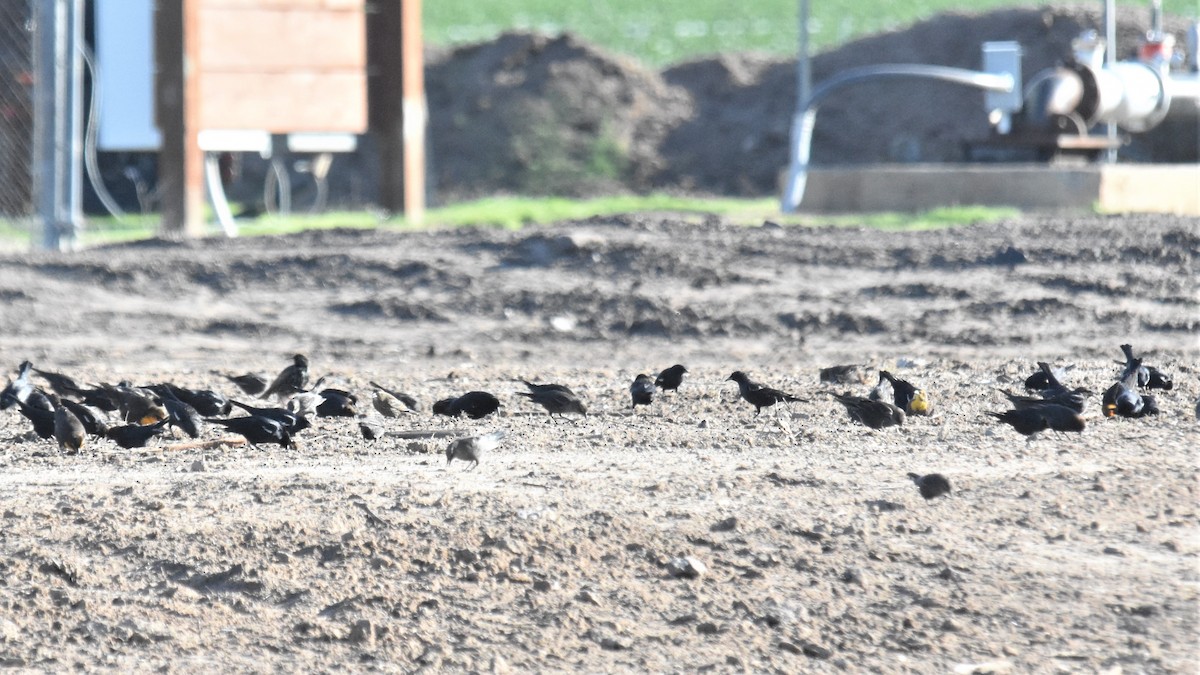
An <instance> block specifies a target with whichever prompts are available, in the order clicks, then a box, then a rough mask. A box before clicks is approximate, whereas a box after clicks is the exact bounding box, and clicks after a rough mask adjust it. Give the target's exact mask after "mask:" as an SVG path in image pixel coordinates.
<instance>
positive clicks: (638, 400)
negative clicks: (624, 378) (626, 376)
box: [629, 373, 679, 410]
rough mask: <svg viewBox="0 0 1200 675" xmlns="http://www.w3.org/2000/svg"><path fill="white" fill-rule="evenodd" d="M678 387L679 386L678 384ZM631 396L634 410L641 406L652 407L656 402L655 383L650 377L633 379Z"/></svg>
mask: <svg viewBox="0 0 1200 675" xmlns="http://www.w3.org/2000/svg"><path fill="white" fill-rule="evenodd" d="M675 386H676V387H678V386H679V385H678V384H676V385H675ZM629 396H630V397H631V398H632V399H633V409H634V410H637V407H638V406H639V405H650V404H651V403H653V402H654V383H653V382H651V381H650V376H649V375H646V374H644V373H643V374H640V375H638V376H637V377H635V378H633V384H631V385H629Z"/></svg>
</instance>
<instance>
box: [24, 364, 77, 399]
mask: <svg viewBox="0 0 1200 675" xmlns="http://www.w3.org/2000/svg"><path fill="white" fill-rule="evenodd" d="M33 372H35V373H37V374H38V375H41V377H42V379H43V380H45V381H46V382H47V383H49V385H50V388H51V389H52V390H54V393H56V394H58V395H59V396H76V397H77V396H79V394H80V392H81V391H83V389H82V388H81V387H80V386H79V385H78V384H76V382H75V380H73V379H71V378H70V377H67V376H66V375H63V374H62V373H55V372H51V371H49V370H39V369H37V368H34V369H33Z"/></svg>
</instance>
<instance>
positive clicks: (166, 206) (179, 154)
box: [154, 0, 204, 238]
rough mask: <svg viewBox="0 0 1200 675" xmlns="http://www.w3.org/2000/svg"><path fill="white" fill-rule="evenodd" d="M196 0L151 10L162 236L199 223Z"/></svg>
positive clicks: (164, 2) (163, 0) (192, 231)
mask: <svg viewBox="0 0 1200 675" xmlns="http://www.w3.org/2000/svg"><path fill="white" fill-rule="evenodd" d="M198 16H199V0H157V1H156V2H155V13H154V36H155V38H154V45H155V46H154V60H155V63H156V66H157V67H156V71H157V72H156V76H155V83H154V92H155V120H156V121H157V124H158V128H159V131H160V132H161V133H162V148H161V150H160V151H159V155H158V192H159V197H160V200H161V204H162V207H161V213H162V222H161V223H160V225H159V234H160V235H161V236H163V237H167V238H181V237H188V236H198V235H200V234H202V233H203V227H204V156H203V153H201V151H200V146H199V144H198V143H197V138H198V136H197V134H198V132H199V129H200V127H199V124H198V122H199V119H198V115H199V110H200V107H199V98H200V97H199V89H198V88H197V85H198V84H199V82H198V79H197V78H196V76H195V72H194V65H195V63H196V51H197V47H198V44H199V42H198V40H197V36H198V35H197V31H198V29H199V24H198V21H197V18H198Z"/></svg>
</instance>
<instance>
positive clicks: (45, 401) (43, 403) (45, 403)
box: [25, 387, 57, 412]
mask: <svg viewBox="0 0 1200 675" xmlns="http://www.w3.org/2000/svg"><path fill="white" fill-rule="evenodd" d="M50 396H53V394H46V392H44V391H42V390H41V389H39V388H37V387H34V388H33V391H31V392H29V396H28V397H27V398H26V399H25V403H26V405H28V406H29V407H30V408H37V409H38V410H49V411H51V412H53V411H54V409H55V408H56V407H57V406H56V405H54V404H53V403H51V402H50Z"/></svg>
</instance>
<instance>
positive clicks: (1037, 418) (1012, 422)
mask: <svg viewBox="0 0 1200 675" xmlns="http://www.w3.org/2000/svg"><path fill="white" fill-rule="evenodd" d="M985 414H986V415H989V416H991V417H995V418H996V419H998V420H1000V421H1001V422H1004V423H1005V424H1007V425H1009V426H1011V427H1012V428H1013V429H1015V430H1016V431H1017V433H1019V434H1022V435H1024V436H1029V437H1030V439H1031V440H1032V437H1033V436H1034V434H1037V433H1038V432H1041V431H1045V430H1047V429H1053V430H1054V431H1073V432H1076V433H1078V432H1081V431H1083V430H1084V428H1085V427H1086V423H1085V422H1084V421H1083V418H1082V417H1080V416H1079V413H1077V412H1075V411H1074V410H1072V409H1070V408H1067V407H1065V406H1061V405H1058V404H1055V403H1043V404H1042V405H1038V406H1033V407H1030V408H1022V409H1020V410H1007V411H1005V412H1002V413H995V412H988V413H985Z"/></svg>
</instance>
